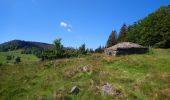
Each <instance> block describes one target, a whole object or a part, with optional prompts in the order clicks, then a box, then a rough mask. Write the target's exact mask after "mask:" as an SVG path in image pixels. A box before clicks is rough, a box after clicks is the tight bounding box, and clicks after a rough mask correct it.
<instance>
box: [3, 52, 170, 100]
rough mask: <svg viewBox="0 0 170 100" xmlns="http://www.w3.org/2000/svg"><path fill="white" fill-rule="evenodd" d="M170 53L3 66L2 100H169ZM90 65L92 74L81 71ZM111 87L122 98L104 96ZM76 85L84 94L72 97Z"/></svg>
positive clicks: (97, 57)
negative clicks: (106, 86) (108, 85)
mask: <svg viewBox="0 0 170 100" xmlns="http://www.w3.org/2000/svg"><path fill="white" fill-rule="evenodd" d="M169 61H170V50H169V49H167V50H163V49H157V50H154V52H153V53H152V54H144V55H127V56H120V57H108V56H105V55H104V54H92V55H87V56H84V57H79V58H70V59H61V60H53V61H45V62H35V63H21V64H17V65H2V66H1V67H0V80H1V82H0V99H1V100H4V99H14V100H25V99H28V100H30V99H45V100H51V99H53V98H54V97H55V98H57V97H59V98H60V97H62V98H63V99H65V100H109V99H112V98H117V99H130V100H136V99H168V98H170V97H169V93H170V84H169V83H170V62H169ZM85 65H88V66H89V70H90V71H88V72H82V71H81V70H80V69H81V68H82V67H83V66H85ZM106 83H109V84H111V86H112V88H113V89H114V90H116V91H119V94H120V95H115V96H112V95H103V94H102V90H101V88H102V86H103V85H104V84H106ZM73 86H77V87H78V88H80V92H79V93H78V94H77V95H75V94H70V90H71V88H72V87H73Z"/></svg>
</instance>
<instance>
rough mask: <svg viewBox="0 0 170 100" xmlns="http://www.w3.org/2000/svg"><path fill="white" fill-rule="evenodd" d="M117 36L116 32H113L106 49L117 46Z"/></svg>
mask: <svg viewBox="0 0 170 100" xmlns="http://www.w3.org/2000/svg"><path fill="white" fill-rule="evenodd" d="M116 34H117V33H116V31H115V30H114V31H112V32H111V34H110V36H109V38H108V40H107V43H106V47H111V46H113V45H115V44H116Z"/></svg>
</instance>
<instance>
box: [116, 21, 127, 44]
mask: <svg viewBox="0 0 170 100" xmlns="http://www.w3.org/2000/svg"><path fill="white" fill-rule="evenodd" d="M127 29H128V28H127V26H126V24H123V26H122V27H121V29H120V32H119V37H118V42H125V41H126V40H127Z"/></svg>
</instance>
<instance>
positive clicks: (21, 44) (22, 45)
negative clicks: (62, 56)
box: [0, 40, 52, 51]
mask: <svg viewBox="0 0 170 100" xmlns="http://www.w3.org/2000/svg"><path fill="white" fill-rule="evenodd" d="M51 46H52V44H48V43H42V42H32V41H24V40H12V41H9V42H5V43H2V44H0V51H11V50H18V49H28V48H37V49H46V48H50V47H51Z"/></svg>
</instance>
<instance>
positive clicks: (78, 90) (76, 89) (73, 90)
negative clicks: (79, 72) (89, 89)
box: [70, 86, 80, 94]
mask: <svg viewBox="0 0 170 100" xmlns="http://www.w3.org/2000/svg"><path fill="white" fill-rule="evenodd" d="M79 92H80V89H79V88H78V87H77V86H74V87H72V88H71V91H70V93H72V94H78V93H79Z"/></svg>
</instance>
